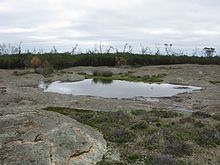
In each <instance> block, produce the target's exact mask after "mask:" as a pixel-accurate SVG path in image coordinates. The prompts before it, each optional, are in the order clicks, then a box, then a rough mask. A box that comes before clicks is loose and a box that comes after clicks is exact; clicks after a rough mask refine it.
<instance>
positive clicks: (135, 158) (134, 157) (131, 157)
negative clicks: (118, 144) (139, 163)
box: [128, 153, 141, 161]
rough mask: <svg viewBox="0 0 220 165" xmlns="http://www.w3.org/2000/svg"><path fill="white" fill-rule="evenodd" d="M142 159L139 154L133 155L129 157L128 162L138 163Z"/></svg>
mask: <svg viewBox="0 0 220 165" xmlns="http://www.w3.org/2000/svg"><path fill="white" fill-rule="evenodd" d="M140 158H141V155H140V154H139V153H131V154H129V155H128V160H130V161H136V160H138V159H140Z"/></svg>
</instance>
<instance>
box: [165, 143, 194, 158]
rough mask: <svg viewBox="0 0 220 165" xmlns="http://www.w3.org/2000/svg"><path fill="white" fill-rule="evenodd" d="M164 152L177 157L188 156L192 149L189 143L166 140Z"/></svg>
mask: <svg viewBox="0 0 220 165" xmlns="http://www.w3.org/2000/svg"><path fill="white" fill-rule="evenodd" d="M164 152H165V153H167V154H170V155H175V156H177V157H183V156H189V155H191V154H192V152H193V149H192V147H191V146H190V145H189V144H186V143H184V142H177V141H174V142H166V144H165V151H164Z"/></svg>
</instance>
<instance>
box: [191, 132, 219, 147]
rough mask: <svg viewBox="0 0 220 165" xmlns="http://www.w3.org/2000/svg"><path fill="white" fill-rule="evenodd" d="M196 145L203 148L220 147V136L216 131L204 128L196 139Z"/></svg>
mask: <svg viewBox="0 0 220 165" xmlns="http://www.w3.org/2000/svg"><path fill="white" fill-rule="evenodd" d="M195 141H196V143H197V144H199V145H201V146H211V147H212V146H216V145H220V134H219V132H218V131H217V130H215V129H208V128H204V129H203V130H202V131H201V132H200V133H199V135H198V137H197V138H196V139H195Z"/></svg>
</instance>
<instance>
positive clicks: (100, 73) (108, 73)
mask: <svg viewBox="0 0 220 165" xmlns="http://www.w3.org/2000/svg"><path fill="white" fill-rule="evenodd" d="M112 75H113V73H112V71H108V70H95V71H94V72H93V76H102V77H111V76H112Z"/></svg>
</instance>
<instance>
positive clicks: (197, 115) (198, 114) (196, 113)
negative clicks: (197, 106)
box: [192, 111, 211, 118]
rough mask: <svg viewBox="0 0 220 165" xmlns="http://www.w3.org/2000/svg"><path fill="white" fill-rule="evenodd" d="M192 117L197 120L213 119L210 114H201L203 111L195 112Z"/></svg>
mask: <svg viewBox="0 0 220 165" xmlns="http://www.w3.org/2000/svg"><path fill="white" fill-rule="evenodd" d="M192 116H193V117H196V118H210V117H211V115H210V114H208V113H207V112H201V111H196V112H193V113H192Z"/></svg>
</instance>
